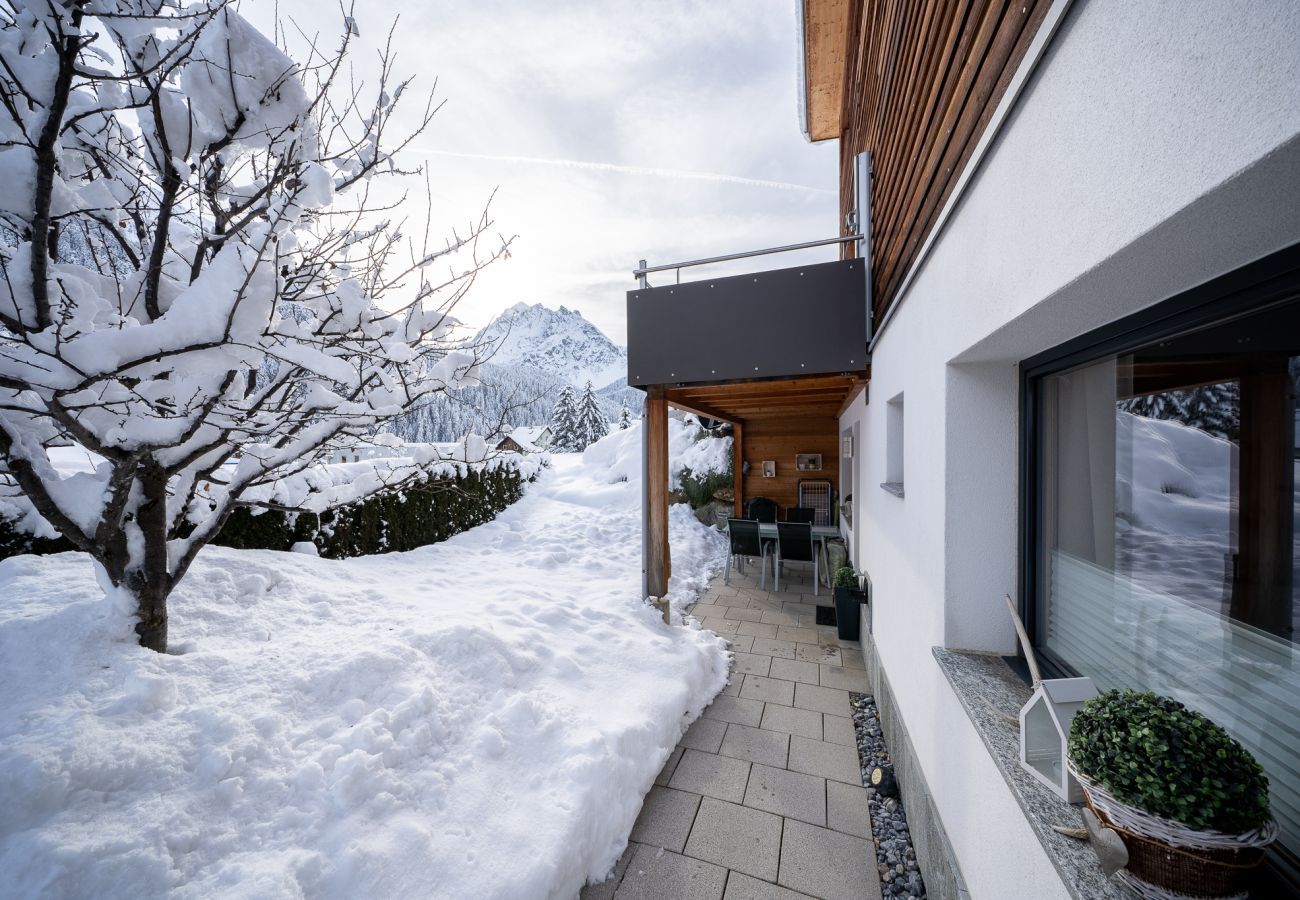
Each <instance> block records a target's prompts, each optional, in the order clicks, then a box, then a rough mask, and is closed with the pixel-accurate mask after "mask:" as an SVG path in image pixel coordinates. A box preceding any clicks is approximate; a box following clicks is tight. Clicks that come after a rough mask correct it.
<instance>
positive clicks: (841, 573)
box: [832, 566, 867, 641]
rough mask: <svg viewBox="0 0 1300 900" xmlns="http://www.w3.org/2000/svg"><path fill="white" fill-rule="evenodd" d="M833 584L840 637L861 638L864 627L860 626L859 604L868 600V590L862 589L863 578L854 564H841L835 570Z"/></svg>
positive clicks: (848, 638) (849, 639)
mask: <svg viewBox="0 0 1300 900" xmlns="http://www.w3.org/2000/svg"><path fill="white" fill-rule="evenodd" d="M832 584H834V585H835V622H836V626H835V627H836V629H837V632H838V634H839V638H840V640H842V641H856V640H859V639H860V638H861V631H862V629H861V628H860V627H859V623H860V622H861V616H860V613H859V609H858V606H859V604H862V603H866V602H867V592H866V591H864V590H862V589H861V585H862V579H861V578H859V577H858V573H857V572H855V571H853V567H852V566H841V567H840V568H838V569H836V570H835V577H834V579H833V581H832Z"/></svg>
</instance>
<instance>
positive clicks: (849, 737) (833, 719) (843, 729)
mask: <svg viewBox="0 0 1300 900" xmlns="http://www.w3.org/2000/svg"><path fill="white" fill-rule="evenodd" d="M822 740H823V741H826V743H828V744H840V745H842V746H845V747H852V748H853V749H854V750H856V749H857V747H858V734H857V732H856V731H855V730H854V728H853V720H852V719H850V718H849V717H848V716H832V715H831V714H830V713H826V714H825V715H823V716H822Z"/></svg>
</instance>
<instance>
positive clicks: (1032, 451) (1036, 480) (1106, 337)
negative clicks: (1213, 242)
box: [1017, 243, 1300, 889]
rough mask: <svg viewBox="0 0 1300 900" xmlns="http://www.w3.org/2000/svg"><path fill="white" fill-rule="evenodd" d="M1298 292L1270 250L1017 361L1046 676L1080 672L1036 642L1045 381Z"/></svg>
mask: <svg viewBox="0 0 1300 900" xmlns="http://www.w3.org/2000/svg"><path fill="white" fill-rule="evenodd" d="M1297 294H1300V243H1296V244H1292V245H1291V246H1289V247H1286V248H1285V249H1282V250H1279V251H1277V252H1275V253H1272V254H1270V255H1268V256H1266V257H1263V258H1262V259H1259V260H1257V261H1255V262H1252V263H1249V264H1247V265H1245V266H1242V267H1241V268H1239V269H1236V270H1234V271H1232V272H1229V273H1227V274H1225V275H1221V276H1219V277H1217V278H1214V279H1212V280H1210V281H1207V282H1205V283H1203V284H1200V285H1197V286H1196V287H1193V288H1191V289H1189V290H1186V291H1183V292H1181V293H1179V294H1176V295H1174V296H1172V297H1169V298H1167V299H1165V300H1162V301H1160V302H1158V303H1156V304H1154V305H1153V306H1150V307H1147V308H1146V309H1143V310H1140V311H1139V312H1136V313H1133V314H1131V315H1128V316H1125V317H1124V318H1121V319H1118V320H1116V321H1114V322H1111V323H1109V324H1106V325H1103V326H1101V327H1100V328H1097V329H1094V330H1093V331H1090V332H1088V333H1086V334H1083V335H1080V336H1079V337H1076V338H1074V339H1072V340H1069V341H1066V342H1065V343H1063V344H1060V345H1058V346H1056V347H1053V348H1051V349H1050V350H1046V351H1043V352H1042V353H1039V354H1036V355H1035V356H1031V357H1029V358H1028V359H1025V360H1023V361H1022V362H1021V363H1020V367H1019V368H1020V398H1019V405H1020V429H1019V431H1020V435H1019V436H1020V452H1019V485H1020V496H1019V507H1020V527H1019V535H1018V537H1017V545H1018V553H1019V557H1020V559H1019V566H1018V584H1017V592H1018V594H1019V603H1018V606H1019V609H1020V615H1021V617H1022V618H1023V619H1024V622H1025V629H1026V631H1027V632H1028V633H1029V636H1030V640H1031V641H1032V642H1033V644H1034V653H1035V655H1036V656H1037V658H1038V661H1039V664H1040V666H1041V668H1042V669H1043V670H1044V674H1045V675H1047V676H1048V677H1072V676H1075V675H1078V674H1079V673H1078V672H1077V671H1075V670H1074V669H1073V668H1072V667H1071V666H1070V665H1069V664H1068V663H1067V662H1066V661H1065V660H1063V659H1061V658H1060V657H1059V656H1057V655H1056V654H1054V653H1053V652H1052V651H1051V650H1050V649H1049V648H1047V647H1046V646H1044V645H1043V643H1042V641H1041V639H1040V628H1041V624H1042V608H1043V602H1044V600H1045V597H1044V592H1043V589H1042V584H1041V583H1040V577H1039V575H1040V564H1041V560H1042V559H1043V553H1044V550H1045V547H1044V530H1043V527H1042V526H1043V522H1044V510H1043V493H1042V490H1041V486H1042V481H1043V459H1042V456H1041V453H1042V447H1043V435H1042V418H1043V417H1042V413H1041V408H1042V401H1043V390H1042V386H1043V382H1044V379H1046V378H1047V377H1048V376H1051V375H1055V374H1058V373H1060V372H1063V371H1065V370H1068V369H1073V368H1075V367H1078V366H1081V365H1085V364H1087V363H1091V362H1097V361H1099V360H1101V359H1104V358H1106V357H1108V356H1112V355H1119V354H1123V353H1128V352H1132V351H1134V350H1137V349H1139V348H1141V347H1143V346H1146V345H1148V344H1151V343H1153V342H1155V341H1159V340H1164V339H1167V338H1171V337H1175V336H1177V335H1180V334H1183V333H1186V332H1188V331H1191V330H1194V329H1197V328H1202V327H1208V326H1212V325H1216V324H1220V323H1223V322H1226V321H1230V320H1232V319H1235V318H1240V317H1244V316H1248V315H1252V314H1254V313H1257V312H1260V311H1262V310H1265V309H1267V308H1269V307H1270V306H1277V305H1281V304H1282V303H1286V302H1294V301H1295V298H1296V296H1297ZM1266 866H1267V868H1268V869H1269V870H1271V873H1272V875H1273V877H1275V878H1281V879H1282V880H1283V882H1284V883H1286V884H1287V885H1288V886H1290V887H1292V888H1293V889H1294V888H1297V887H1300V860H1297V859H1296V858H1294V857H1293V856H1292V855H1291V854H1290V853H1289V852H1287V851H1284V850H1279V849H1275V850H1274V851H1272V852H1270V853H1269V855H1268V862H1267V864H1266Z"/></svg>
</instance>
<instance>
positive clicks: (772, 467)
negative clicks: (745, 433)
mask: <svg viewBox="0 0 1300 900" xmlns="http://www.w3.org/2000/svg"><path fill="white" fill-rule="evenodd" d="M763 477H764V478H775V477H776V460H774V459H765V460H763Z"/></svg>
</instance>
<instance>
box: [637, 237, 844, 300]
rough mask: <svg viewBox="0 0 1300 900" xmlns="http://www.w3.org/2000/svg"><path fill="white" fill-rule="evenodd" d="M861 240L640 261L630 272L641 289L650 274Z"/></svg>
mask: <svg viewBox="0 0 1300 900" xmlns="http://www.w3.org/2000/svg"><path fill="white" fill-rule="evenodd" d="M860 240H862V235H860V234H852V235H849V236H848V237H834V238H825V239H824V240H820V241H804V242H803V243H802V244H786V245H785V246H784V247H768V248H767V249H765V250H746V251H744V252H743V253H728V254H727V255H725V256H710V257H708V258H706V259H692V260H690V261H689V262H679V263H668V264H666V265H662V266H647V265H646V261H645V260H644V259H643V260H641V263H640V266H639V267H638V268H635V269H633V270H632V275H633V277H635V278H636V279H637V280H638V281H639V282H640V283H641V287H643V288H644V287H649V284H648V283H647V282H646V276H647V275H649V274H650V273H651V272H668V271H671V270H673V269H676V270H678V271H680V270H682V269H688V268H690V267H691V266H706V265H709V264H710V263H720V262H730V261H731V260H733V259H748V258H749V257H751V256H766V255H767V254H769V253H786V252H789V251H790V250H807V249H808V248H810V247H825V246H826V245H827V244H849V243H852V242H854V241H860Z"/></svg>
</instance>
